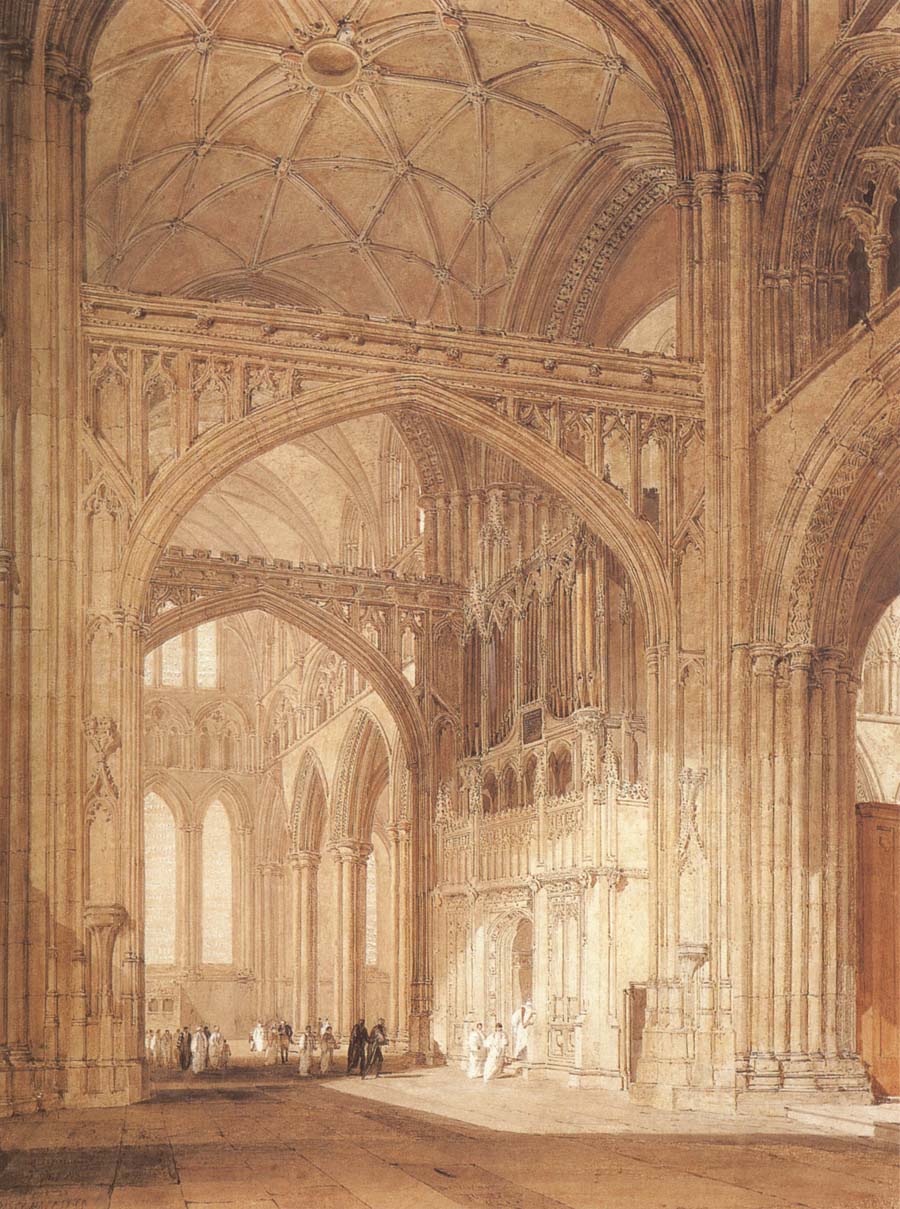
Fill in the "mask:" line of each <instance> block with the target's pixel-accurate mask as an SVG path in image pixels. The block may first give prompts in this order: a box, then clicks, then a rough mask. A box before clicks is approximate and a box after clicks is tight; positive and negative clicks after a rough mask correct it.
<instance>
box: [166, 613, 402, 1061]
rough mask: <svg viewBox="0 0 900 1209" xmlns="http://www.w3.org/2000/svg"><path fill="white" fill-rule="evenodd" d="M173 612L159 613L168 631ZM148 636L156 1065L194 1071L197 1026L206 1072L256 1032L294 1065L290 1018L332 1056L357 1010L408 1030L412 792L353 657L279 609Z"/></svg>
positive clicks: (263, 1049) (394, 736)
mask: <svg viewBox="0 0 900 1209" xmlns="http://www.w3.org/2000/svg"><path fill="white" fill-rule="evenodd" d="M175 612H176V611H173V610H172V609H169V608H165V607H163V608H162V609H161V612H160V616H161V617H162V618H163V620H164V621H165V624H166V625H167V626H169V627H170V629H171V627H172V626H173V625H175V624H177V622H176V618H175ZM149 642H150V649H148V651H147V654H146V658H145V665H144V673H143V707H142V708H143V722H144V725H143V736H144V742H143V753H144V756H143V763H144V767H143V780H144V802H143V818H144V828H143V830H144V875H145V878H144V885H145V899H144V948H145V954H146V986H145V1019H146V1028H147V1035H146V1038H145V1052H146V1056H147V1057H148V1059H149V1061H150V1064H151V1070H152V1072H153V1073H154V1074H155V1075H157V1076H159V1077H163V1070H164V1069H165V1068H170V1069H173V1070H177V1069H178V1068H179V1067H183V1065H184V1064H183V1063H182V1062H181V1056H182V1054H183V1053H184V1047H183V1046H181V1045H179V1033H182V1035H184V1034H185V1033H187V1034H190V1035H194V1034H195V1033H196V1031H197V1029H198V1028H200V1029H201V1031H204V1030H207V1029H208V1030H209V1032H210V1037H211V1040H210V1041H209V1044H208V1047H207V1049H208V1055H207V1058H206V1062H207V1069H211V1070H217V1069H221V1063H222V1059H221V1052H220V1051H219V1052H218V1053H217V1050H216V1042H215V1037H216V1034H218V1033H221V1036H222V1039H223V1041H227V1042H228V1043H229V1049H230V1051H231V1058H232V1060H245V1059H246V1058H247V1050H248V1042H247V1039H248V1038H254V1044H253V1047H252V1048H251V1058H250V1060H252V1061H255V1062H260V1063H264V1062H266V1061H269V1058H270V1057H271V1056H272V1055H273V1054H274V1055H275V1060H276V1061H277V1062H279V1063H280V1062H281V1061H282V1055H283V1053H286V1054H288V1055H289V1054H290V1052H291V1051H290V1049H287V1050H285V1049H284V1047H282V1045H281V1042H280V1040H276V1041H275V1042H274V1043H273V1044H270V1041H271V1038H272V1036H273V1035H274V1036H276V1037H277V1036H279V1032H278V1030H279V1028H280V1027H282V1026H283V1023H285V1022H286V1023H287V1024H289V1025H290V1026H291V1028H292V1029H293V1030H294V1031H295V1032H296V1031H298V1030H305V1029H306V1028H307V1027H309V1029H310V1031H311V1034H312V1035H313V1036H314V1037H315V1038H316V1040H317V1041H318V1038H319V1036H320V1032H321V1027H322V1022H323V1021H324V1020H329V1021H331V1023H332V1024H333V1026H334V1030H335V1035H336V1039H337V1042H338V1044H339V1045H340V1044H342V1043H343V1042H345V1041H346V1039H347V1035H348V1033H349V1029H350V1025H351V1024H352V1018H355V1017H356V1015H357V1014H359V1015H362V1014H365V1015H367V1016H368V1017H370V1018H371V1019H373V1020H374V1019H377V1018H379V1017H384V1018H385V1020H386V1021H389V1022H390V1030H391V1035H392V1037H394V1038H395V1039H396V1038H405V1037H406V1036H407V1033H408V1026H407V1021H406V1014H407V1012H408V995H407V994H406V993H404V992H403V991H402V990H401V980H404V981H405V982H406V983H408V980H409V976H410V968H409V967H410V962H409V946H408V930H409V911H408V900H409V897H410V889H409V881H408V878H409V873H410V862H409V859H408V851H407V852H406V853H405V854H404V853H402V852H401V849H402V848H403V844H402V842H401V840H400V837H399V835H398V812H399V813H400V814H402V816H403V817H402V819H401V823H402V827H403V828H405V829H406V835H407V837H408V829H409V803H408V797H407V796H404V795H405V794H408V790H409V782H408V777H406V778H404V776H403V774H405V771H406V757H405V749H404V746H403V740H402V737H401V733H400V729H399V727H398V724H397V722H396V720H395V718H394V716H393V714H392V712H391V710H390V709H389V708H388V706H387V705H386V704H385V702H384V700H383V699H382V697H381V696H379V694H378V693H376V692H375V691H374V690H373V688H372V686H371V684H370V683H369V681H368V680H367V679H366V677H365V675H364V674H363V673H362V672H361V671H360V669H359V668H358V667H357V666H355V665H354V664H352V663H351V661H350V659H348V658H347V656H346V655H342V654H341V653H340V652H336V651H334V650H332V649H330V648H329V647H328V646H327V644H326V643H325V642H324V641H322V640H321V639H316V638H313V637H312V636H310V635H309V634H308V633H306V632H304V631H303V630H301V629H300V628H299V627H298V626H297V625H295V624H291V623H290V622H289V621H286V620H284V619H283V618H280V617H278V616H276V615H275V614H274V613H272V612H268V611H264V610H261V609H249V610H244V611H241V612H238V613H231V614H225V615H221V616H220V615H215V616H214V617H213V618H212V619H208V620H204V621H202V622H200V624H198V625H194V626H191V627H189V628H187V629H185V630H183V631H181V632H177V633H174V634H170V632H169V630H166V631H165V633H159V632H157V633H155V634H151V638H150V640H149ZM167 669H168V671H167ZM172 669H174V671H173V670H172ZM395 675H396V678H397V680H398V682H400V681H401V680H402V677H401V672H400V669H399V668H398V669H397V670H396V673H395ZM323 701H324V702H325V706H324V708H323ZM395 769H398V770H401V771H400V772H399V773H398V774H397V775H398V776H399V777H400V781H401V782H402V783H401V784H399V785H398V783H397V777H395V771H394V770H395ZM401 865H402V868H401V867H400V866H401ZM401 895H402V896H403V898H404V903H403V905H398V902H397V899H398V896H401ZM258 1027H260V1028H261V1029H262V1038H263V1043H262V1044H261V1045H258V1044H257V1043H256V1040H255V1038H256V1030H257V1028H258ZM190 1044H191V1041H190V1037H189V1039H188V1042H187V1046H188V1050H187V1053H188V1058H187V1060H188V1061H190V1048H189V1047H190ZM315 1051H316V1057H317V1059H318V1044H317V1045H316V1047H315ZM214 1054H215V1055H216V1057H217V1061H214V1060H213V1056H214ZM295 1056H296V1052H295ZM226 1060H227V1059H226ZM285 1060H286V1061H287V1060H289V1057H287V1058H285ZM273 1064H274V1063H273Z"/></svg>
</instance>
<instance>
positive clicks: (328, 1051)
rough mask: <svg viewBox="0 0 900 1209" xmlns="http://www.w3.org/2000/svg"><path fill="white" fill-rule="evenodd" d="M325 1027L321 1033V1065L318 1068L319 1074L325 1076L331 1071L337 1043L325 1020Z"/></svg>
mask: <svg viewBox="0 0 900 1209" xmlns="http://www.w3.org/2000/svg"><path fill="white" fill-rule="evenodd" d="M325 1026H326V1027H325V1028H324V1029H323V1031H322V1064H321V1066H320V1068H319V1073H320V1074H322V1075H327V1074H328V1072H329V1071H330V1070H331V1067H332V1065H333V1063H334V1051H335V1049H336V1048H337V1041H336V1040H335V1037H334V1033H333V1032H332V1029H331V1025H330V1024H329V1023H328V1021H327V1020H326V1021H325Z"/></svg>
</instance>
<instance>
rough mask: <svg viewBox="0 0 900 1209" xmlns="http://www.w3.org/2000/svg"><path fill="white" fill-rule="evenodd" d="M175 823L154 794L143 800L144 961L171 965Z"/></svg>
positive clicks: (173, 934)
mask: <svg viewBox="0 0 900 1209" xmlns="http://www.w3.org/2000/svg"><path fill="white" fill-rule="evenodd" d="M176 913H177V903H176V898H175V820H174V819H173V818H172V812H171V810H170V809H169V807H168V806H167V805H166V803H165V802H164V801H163V799H162V798H161V797H160V796H159V794H157V793H148V794H147V796H146V797H145V798H144V959H145V961H146V962H147V965H172V964H174V962H175V916H176Z"/></svg>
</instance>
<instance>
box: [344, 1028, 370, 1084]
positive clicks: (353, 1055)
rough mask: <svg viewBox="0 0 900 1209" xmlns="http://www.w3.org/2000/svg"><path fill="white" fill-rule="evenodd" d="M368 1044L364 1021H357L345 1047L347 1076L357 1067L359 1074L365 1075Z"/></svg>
mask: <svg viewBox="0 0 900 1209" xmlns="http://www.w3.org/2000/svg"><path fill="white" fill-rule="evenodd" d="M368 1044H369V1034H368V1032H367V1031H366V1022H365V1020H357V1022H356V1024H354V1026H353V1029H352V1031H351V1033H350V1041H349V1043H348V1045H347V1074H348V1075H352V1074H353V1072H354V1071H355V1070H356V1068H357V1067H359V1073H360V1074H361V1075H364V1074H365V1073H366V1046H367V1045H368Z"/></svg>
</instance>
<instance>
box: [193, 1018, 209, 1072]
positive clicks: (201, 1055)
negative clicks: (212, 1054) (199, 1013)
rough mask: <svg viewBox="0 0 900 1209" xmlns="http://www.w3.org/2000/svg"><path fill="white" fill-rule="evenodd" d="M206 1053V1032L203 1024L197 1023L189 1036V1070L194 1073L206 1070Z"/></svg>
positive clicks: (207, 1047)
mask: <svg viewBox="0 0 900 1209" xmlns="http://www.w3.org/2000/svg"><path fill="white" fill-rule="evenodd" d="M208 1053H209V1042H208V1041H207V1039H206V1032H205V1031H204V1028H203V1025H202V1024H198V1025H197V1027H196V1029H195V1030H194V1035H193V1037H192V1038H191V1070H192V1071H193V1072H194V1074H195V1075H202V1074H203V1072H204V1071H205V1070H206V1061H207V1057H208Z"/></svg>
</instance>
